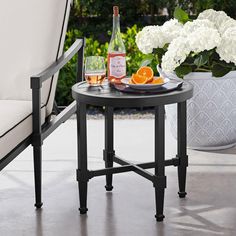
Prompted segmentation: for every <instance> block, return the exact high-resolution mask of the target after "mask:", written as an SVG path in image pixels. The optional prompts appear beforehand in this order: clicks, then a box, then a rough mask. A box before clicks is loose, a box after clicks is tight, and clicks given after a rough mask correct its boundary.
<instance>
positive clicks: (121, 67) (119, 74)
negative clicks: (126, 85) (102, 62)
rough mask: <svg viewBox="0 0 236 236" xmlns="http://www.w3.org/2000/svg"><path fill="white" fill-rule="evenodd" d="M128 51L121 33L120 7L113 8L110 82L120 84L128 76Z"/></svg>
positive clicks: (109, 58)
mask: <svg viewBox="0 0 236 236" xmlns="http://www.w3.org/2000/svg"><path fill="white" fill-rule="evenodd" d="M125 56H126V51H125V45H124V42H123V40H122V37H121V33H120V15H119V7H118V6H114V7H113V30H112V36H111V41H110V43H109V46H108V60H107V63H108V80H109V82H111V83H120V80H121V79H122V78H124V77H125V76H126V59H125Z"/></svg>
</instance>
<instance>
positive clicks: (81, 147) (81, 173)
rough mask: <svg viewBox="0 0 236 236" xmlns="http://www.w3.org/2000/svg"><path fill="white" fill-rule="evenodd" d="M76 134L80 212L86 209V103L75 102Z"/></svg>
mask: <svg viewBox="0 0 236 236" xmlns="http://www.w3.org/2000/svg"><path fill="white" fill-rule="evenodd" d="M76 114H77V132H78V133H77V134H78V137H77V138H78V169H77V181H78V187H79V200H80V208H79V211H80V213H81V214H85V213H86V212H87V211H88V208H87V190H88V180H89V178H88V169H87V127H86V104H84V103H79V104H78V103H77V112H76Z"/></svg>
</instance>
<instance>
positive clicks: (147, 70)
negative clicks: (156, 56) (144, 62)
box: [137, 66, 154, 81]
mask: <svg viewBox="0 0 236 236" xmlns="http://www.w3.org/2000/svg"><path fill="white" fill-rule="evenodd" d="M137 74H138V75H141V76H145V77H147V79H148V81H151V80H152V78H153V75H154V73H153V70H152V68H151V67H150V66H142V67H140V68H139V69H138V71H137Z"/></svg>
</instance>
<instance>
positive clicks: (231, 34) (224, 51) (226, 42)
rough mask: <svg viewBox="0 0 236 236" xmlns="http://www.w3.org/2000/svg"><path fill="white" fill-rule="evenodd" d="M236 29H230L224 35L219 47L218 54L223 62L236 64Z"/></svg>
mask: <svg viewBox="0 0 236 236" xmlns="http://www.w3.org/2000/svg"><path fill="white" fill-rule="evenodd" d="M235 45H236V27H232V28H228V29H227V30H226V31H225V33H224V34H223V35H222V40H221V44H220V45H219V46H218V47H217V49H216V52H217V53H218V54H219V55H220V59H221V60H225V61H226V62H227V63H229V62H233V63H234V64H236V46H235Z"/></svg>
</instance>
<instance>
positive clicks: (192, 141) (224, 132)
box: [167, 71, 236, 150]
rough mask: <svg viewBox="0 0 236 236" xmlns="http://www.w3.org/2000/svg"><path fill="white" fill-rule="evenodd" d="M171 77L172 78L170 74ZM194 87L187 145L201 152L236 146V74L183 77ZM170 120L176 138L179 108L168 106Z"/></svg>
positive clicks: (197, 73)
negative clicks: (219, 76)
mask: <svg viewBox="0 0 236 236" xmlns="http://www.w3.org/2000/svg"><path fill="white" fill-rule="evenodd" d="M167 76H169V77H172V76H173V75H171V74H169V75H167ZM184 80H186V81H188V82H189V83H191V84H192V85H193V86H194V95H193V98H192V99H190V100H189V101H188V102H187V141H188V142H187V143H188V147H190V148H192V149H198V150H218V149H226V148H229V147H232V146H234V145H235V144H236V71H232V72H230V73H228V74H227V75H225V76H224V77H221V78H214V77H212V74H211V73H208V72H193V73H190V74H188V75H187V76H185V77H184ZM167 117H168V120H169V121H170V123H171V127H172V129H171V130H172V131H173V135H174V136H175V137H176V128H177V127H176V120H177V114H176V106H174V105H171V106H168V107H167Z"/></svg>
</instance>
